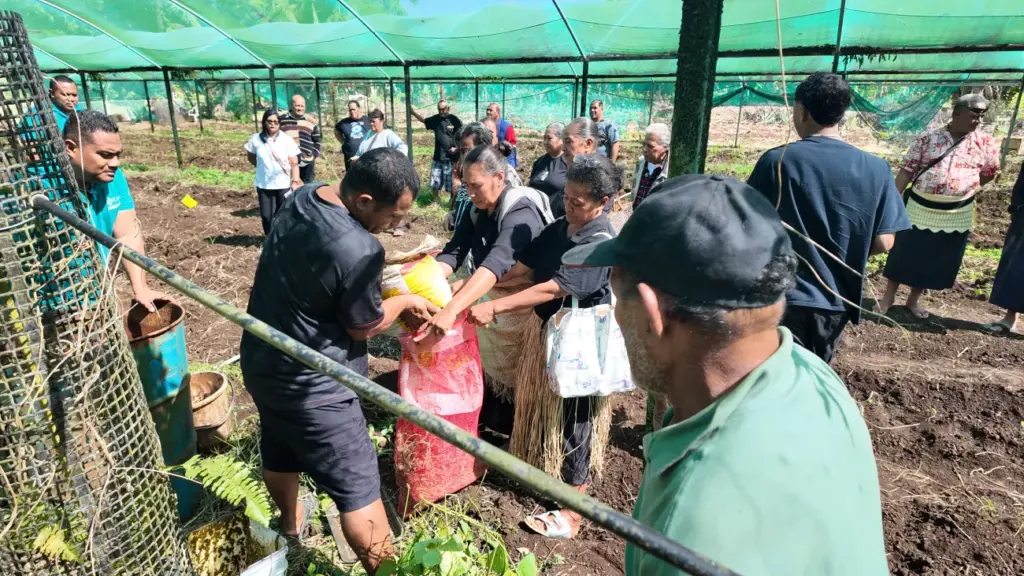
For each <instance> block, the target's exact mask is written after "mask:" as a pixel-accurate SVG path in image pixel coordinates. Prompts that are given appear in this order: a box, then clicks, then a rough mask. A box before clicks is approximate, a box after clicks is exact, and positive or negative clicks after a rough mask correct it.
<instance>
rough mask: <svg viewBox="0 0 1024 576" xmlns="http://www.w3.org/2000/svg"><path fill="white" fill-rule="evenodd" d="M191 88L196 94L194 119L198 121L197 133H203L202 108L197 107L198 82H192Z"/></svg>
mask: <svg viewBox="0 0 1024 576" xmlns="http://www.w3.org/2000/svg"><path fill="white" fill-rule="evenodd" d="M192 87H193V89H194V90H195V93H196V118H198V119H199V133H200V134H202V133H203V107H202V106H200V105H199V80H193V81H192Z"/></svg>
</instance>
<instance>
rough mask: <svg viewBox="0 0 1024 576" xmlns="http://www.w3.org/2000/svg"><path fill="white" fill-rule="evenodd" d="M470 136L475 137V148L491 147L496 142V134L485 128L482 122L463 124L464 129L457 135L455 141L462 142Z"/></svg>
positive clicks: (460, 129)
mask: <svg viewBox="0 0 1024 576" xmlns="http://www.w3.org/2000/svg"><path fill="white" fill-rule="evenodd" d="M470 136H472V137H473V147H474V148H475V147H477V146H489V145H490V144H491V142H493V141H494V132H491V130H490V129H489V128H488V127H487V126H484V125H483V123H481V122H470V123H469V124H463V125H462V128H459V131H458V132H456V133H455V141H456V142H462V141H463V140H465V139H466V138H469V137H470Z"/></svg>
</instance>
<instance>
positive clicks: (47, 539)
mask: <svg viewBox="0 0 1024 576" xmlns="http://www.w3.org/2000/svg"><path fill="white" fill-rule="evenodd" d="M65 536H66V535H65V533H64V529H63V528H61V527H60V526H59V525H57V524H48V525H46V526H43V527H42V529H41V530H39V534H37V535H36V539H35V541H34V542H32V547H33V548H35V549H36V551H37V552H39V553H40V554H42V555H44V556H46V557H47V558H50V559H51V560H63V561H65V562H78V563H81V562H82V557H81V555H80V554H79V552H78V547H77V546H75V544H74V543H73V542H68V541H67V539H66V538H65Z"/></svg>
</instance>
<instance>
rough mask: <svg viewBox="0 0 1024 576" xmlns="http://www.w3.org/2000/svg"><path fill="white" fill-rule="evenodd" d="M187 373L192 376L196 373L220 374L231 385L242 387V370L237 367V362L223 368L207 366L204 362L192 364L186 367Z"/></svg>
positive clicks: (213, 365) (215, 365)
mask: <svg viewBox="0 0 1024 576" xmlns="http://www.w3.org/2000/svg"><path fill="white" fill-rule="evenodd" d="M188 371H189V372H190V373H192V374H196V373H198V372H220V373H221V374H223V375H225V376H227V377H228V380H230V381H231V383H232V384H233V385H238V386H241V385H242V368H241V367H240V366H239V365H238V362H232V363H231V364H227V365H223V366H222V365H220V364H207V363H206V362H193V363H191V364H189V365H188Z"/></svg>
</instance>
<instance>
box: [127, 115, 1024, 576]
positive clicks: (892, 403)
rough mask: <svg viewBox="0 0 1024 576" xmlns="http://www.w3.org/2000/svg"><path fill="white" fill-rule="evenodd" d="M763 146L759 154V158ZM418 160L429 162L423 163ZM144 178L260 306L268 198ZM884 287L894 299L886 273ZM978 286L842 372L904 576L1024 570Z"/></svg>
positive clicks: (627, 427)
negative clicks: (185, 199) (261, 204)
mask: <svg viewBox="0 0 1024 576" xmlns="http://www.w3.org/2000/svg"><path fill="white" fill-rule="evenodd" d="M147 132H148V130H147ZM169 142H170V139H169V138H162V137H159V136H157V137H151V136H148V134H146V133H141V131H134V132H131V131H130V132H129V133H128V135H127V137H126V150H127V155H126V156H127V158H126V161H129V162H133V163H147V164H150V165H153V166H157V165H169V164H173V158H174V154H173V148H171V147H170V146H169ZM429 143H430V142H429V136H427V135H425V134H424V135H418V136H417V141H416V144H417V145H418V146H427V145H429ZM240 146H241V144H239V143H235V142H227V143H225V142H223V141H219V140H215V139H212V138H207V139H195V140H190V141H188V142H187V143H186V146H185V150H187V152H186V156H189V157H190V158H192V157H193V156H194V159H193V163H194V164H195V165H198V166H206V167H213V168H219V169H229V170H248V167H247V165H246V164H245V160H244V158H241V154H240V153H239V150H240ZM539 153H541V152H540V144H539V141H533V140H529V141H527V142H525V143H524V144H523V145H522V146H521V148H520V155H521V157H522V158H523V160H524V165H526V166H528V165H529V163H530V162H532V160H533V158H535V157H536V156H537V154H539ZM633 154H634V153H633V152H631V153H630V155H631V157H633V156H632V155H633ZM757 155H758V153H757V152H756V151H747V152H745V153H744V158H743V161H745V162H749V161H750V160H749V159H747V158H745V156H751V157H752V158H756V157H757ZM417 165H418V166H419V167H420V168H421V169H425V165H424V164H423V163H422V161H420V162H418V163H417ZM1013 173H1014V174H1015V173H1016V171H1015V169H1014V171H1013ZM129 177H130V181H131V184H132V191H133V194H134V196H135V200H136V203H137V205H138V210H139V215H140V219H141V221H142V223H143V227H144V230H145V233H146V238H147V247H148V252H149V254H150V255H152V256H153V257H154V258H156V259H157V260H159V261H160V262H162V263H164V264H166V265H168V266H169V267H171V268H172V269H174V270H175V271H177V272H179V273H181V274H183V275H184V276H186V277H188V278H190V279H192V280H193V281H195V282H196V283H198V284H200V285H201V286H204V287H206V288H207V289H210V290H212V291H214V292H216V293H217V294H219V295H221V296H223V297H224V298H226V299H227V300H228V301H230V302H232V303H234V304H235V305H236V306H239V307H243V308H244V306H245V305H246V302H247V300H248V293H249V288H250V286H251V281H252V277H253V273H254V270H255V266H256V263H257V260H258V257H259V252H260V246H261V243H262V233H261V228H260V223H259V217H258V215H257V212H256V199H255V195H254V193H253V191H251V190H228V189H223V188H215V187H185V186H180V185H174V184H169V183H166V182H164V181H163V180H162V179H161V178H160V177H157V176H155V175H147V174H145V173H137V174H130V175H129ZM1010 184H1012V182H1006V183H1003V184H1001V185H1000V187H998V188H997V189H996V190H994V191H992V193H991V194H989V195H987V196H985V197H984V198H983V199H982V200H981V201H980V202H979V205H980V209H979V214H978V219H979V226H978V229H977V232H976V234H975V237H974V239H973V240H974V244H975V245H976V246H979V247H1000V246H1002V238H1003V234H1004V233H1005V230H1006V225H1007V220H1006V213H1005V208H1006V203H1007V190H1008V186H1009V185H1010ZM186 193H188V194H191V195H192V197H194V198H195V199H196V200H197V201H198V202H199V205H198V206H197V207H196V208H193V209H187V208H185V207H184V206H183V205H182V204H181V203H180V199H181V197H182V196H184V195H185V194H186ZM427 232H432V233H435V234H436V233H437V226H436V224H434V223H428V222H422V221H421V222H416V223H413V225H412V230H411V233H410V234H408V235H406V236H404V237H401V238H393V237H391V236H382V237H381V240H382V242H383V243H384V244H385V247H386V248H389V249H407V248H410V247H412V246H414V245H415V244H417V243H418V241H419V239H420V238H421V237H422V235H423V234H424V233H427ZM871 280H872V285H873V288H874V290H875V292H876V293H877V292H879V291H880V290H881V288H882V285H883V281H882V280H881V279H880V278H878V277H873V278H872V279H871ZM975 292H976V291H975V290H974V287H973V286H960V285H958V287H957V288H956V289H954V290H951V291H947V292H943V293H940V294H933V295H930V296H928V297H926V300H925V303H926V304H927V305H929V306H930V307H931V309H932V311H933V312H934V313H935V315H934V316H933V317H932V319H930V320H927V321H918V320H914V319H913V318H912V317H911V316H910V315H909V314H907V313H905V311H904V310H902V309H899V308H898V309H896V310H895V311H894V313H893V315H892V317H893V319H894V320H895V321H896V322H898V323H899V324H900V325H901V326H894V325H892V322H889V321H886V322H885V323H878V322H876V321H872V320H868V321H865V322H864V323H862V324H861V325H859V326H853V327H851V328H849V329H848V331H847V335H846V336H845V340H844V343H843V346H842V348H841V350H840V353H839V359H838V363H837V366H836V370H837V372H838V373H839V375H840V376H841V377H842V378H843V380H844V381H845V382H846V383H847V385H848V387H849V389H850V391H851V393H852V394H853V396H854V398H855V399H856V400H857V401H858V402H859V403H860V405H861V407H862V409H863V413H864V417H865V419H866V420H867V422H868V425H869V427H870V429H871V433H872V437H873V440H874V445H875V453H876V457H877V464H878V472H879V476H880V479H881V486H882V500H883V506H884V510H883V516H884V522H885V535H886V548H887V552H888V554H889V565H890V569H891V570H892V572H893V573H894V574H897V575H912V574H928V575H947V574H949V575H951V574H972V575H973V574H978V575H982V574H985V575H988V574H1024V536H1022V535H1024V474H1022V473H1024V449H1022V446H1024V444H1022V443H1024V403H1022V401H1024V391H1022V389H1024V337H1021V336H993V335H991V334H988V333H986V332H985V331H983V330H982V329H981V327H980V325H981V324H982V323H984V322H990V321H993V320H995V319H996V318H998V317H999V311H998V310H997V309H995V308H994V307H992V306H990V305H988V304H987V303H985V302H984V301H983V300H981V299H979V297H978V296H977V295H976V293H975ZM902 297H903V296H902V295H901V299H902ZM901 301H902V300H901ZM186 312H187V318H186V327H187V339H188V346H189V356H190V359H191V360H192V361H202V362H219V361H222V360H225V359H228V358H230V357H232V356H234V355H235V354H237V348H238V340H239V337H240V329H238V328H236V327H235V326H234V325H232V324H230V323H228V322H227V321H226V320H223V319H221V318H220V317H219V316H217V315H216V314H215V313H213V312H211V311H209V310H207V309H205V308H203V307H201V306H199V305H197V304H191V303H190V304H186ZM388 348H389V347H387V346H385V347H384V349H383V351H382V350H378V349H375V350H374V353H375V354H377V357H376V358H374V360H373V362H372V371H373V376H374V377H375V378H376V379H377V381H378V382H380V383H382V384H384V385H388V386H391V387H393V386H394V383H395V380H396V372H395V370H396V369H397V361H396V359H395V357H394V354H393V350H391V351H390V352H389V351H388ZM392 348H393V347H392ZM388 356H391V357H388ZM644 406H645V401H644V397H643V396H642V394H640V393H634V394H631V395H626V396H622V397H618V398H616V400H615V419H614V425H613V429H612V432H611V437H610V447H609V450H608V457H607V458H608V459H607V464H606V471H605V474H604V476H603V477H602V478H600V479H599V480H597V481H596V482H595V483H594V485H593V488H592V490H591V494H593V495H594V496H596V497H598V498H599V499H601V500H602V501H604V502H606V503H607V504H609V505H611V506H613V507H615V508H616V509H618V510H621V511H623V512H626V513H630V512H631V511H632V506H633V502H634V499H635V496H636V491H637V487H638V486H639V483H640V478H641V472H642V468H643V460H642V449H641V446H642V436H643V421H644ZM462 496H463V497H464V498H465V499H468V501H470V502H472V503H473V507H475V508H476V509H478V510H479V515H480V517H481V518H482V519H483V520H485V521H486V522H488V523H490V524H491V525H494V526H496V527H497V528H498V529H499V530H500V531H501V532H502V534H503V535H504V536H505V538H506V542H507V544H508V547H509V549H510V550H513V549H515V548H519V547H525V548H529V549H530V550H531V551H534V552H536V553H537V554H538V555H539V556H540V557H541V558H547V559H548V560H549V561H553V560H554V559H556V558H558V557H561V558H563V559H564V563H561V564H559V565H553V566H551V567H550V568H549V569H548V571H549V573H552V574H620V573H622V572H623V559H624V546H623V544H622V541H621V540H620V539H618V538H617V537H614V536H612V535H611V534H609V533H608V532H606V531H604V530H601V529H598V528H596V527H594V526H593V525H589V524H588V525H586V526H585V527H584V529H583V531H582V532H581V534H580V535H579V537H577V538H576V539H575V540H572V541H547V540H544V539H542V538H539V537H536V536H533V535H531V534H529V533H527V532H526V531H525V530H523V529H522V527H521V526H520V521H521V520H522V518H523V517H525V516H526V515H528V514H534V513H537V512H540V511H542V510H543V508H544V506H543V504H545V503H544V502H542V501H539V500H537V499H536V498H534V497H532V496H530V495H528V494H527V493H525V492H524V491H523V490H522V489H521V488H519V487H517V486H516V485H515V484H514V483H513V482H512V481H510V480H508V479H505V478H501V477H499V476H498V475H494V474H491V475H489V476H488V477H487V478H486V479H485V480H484V481H483V482H481V483H479V484H477V485H474V486H472V487H470V488H467V489H466V490H464V491H463V492H462Z"/></svg>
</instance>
